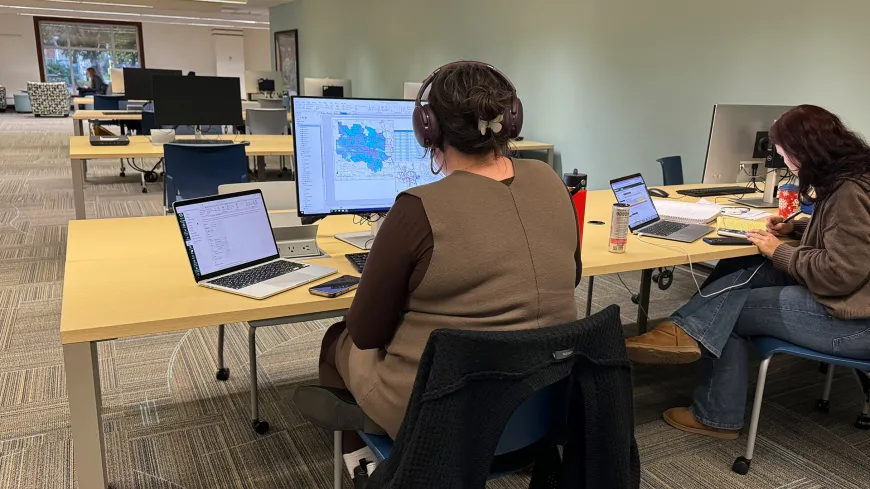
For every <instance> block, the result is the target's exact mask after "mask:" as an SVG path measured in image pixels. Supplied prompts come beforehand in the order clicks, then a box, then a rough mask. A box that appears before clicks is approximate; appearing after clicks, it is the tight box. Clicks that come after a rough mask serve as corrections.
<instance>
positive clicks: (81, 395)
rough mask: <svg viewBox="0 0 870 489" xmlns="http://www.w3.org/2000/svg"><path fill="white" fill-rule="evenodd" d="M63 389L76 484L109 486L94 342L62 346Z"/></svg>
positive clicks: (95, 486)
mask: <svg viewBox="0 0 870 489" xmlns="http://www.w3.org/2000/svg"><path fill="white" fill-rule="evenodd" d="M63 365H64V369H65V370H66V391H67V395H68V397H69V414H70V424H71V425H72V436H73V443H74V452H73V457H74V458H75V463H76V478H77V479H78V487H82V488H84V487H88V488H94V489H98V488H102V489H106V488H108V487H109V479H108V475H107V472H106V455H105V441H104V440H103V423H102V421H101V420H100V410H101V408H102V399H101V398H100V395H101V394H100V366H99V360H98V357H97V344H96V343H94V342H91V343H72V344H69V345H64V346H63Z"/></svg>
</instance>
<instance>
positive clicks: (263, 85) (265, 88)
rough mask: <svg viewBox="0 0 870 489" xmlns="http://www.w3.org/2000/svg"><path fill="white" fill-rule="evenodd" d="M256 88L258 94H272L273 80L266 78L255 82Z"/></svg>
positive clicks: (273, 88)
mask: <svg viewBox="0 0 870 489" xmlns="http://www.w3.org/2000/svg"><path fill="white" fill-rule="evenodd" d="M257 88H259V89H260V92H274V91H275V80H268V79H266V78H262V79H260V80H258V81H257Z"/></svg>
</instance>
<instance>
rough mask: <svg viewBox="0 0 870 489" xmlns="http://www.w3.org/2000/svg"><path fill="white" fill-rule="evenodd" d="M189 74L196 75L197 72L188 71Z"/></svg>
mask: <svg viewBox="0 0 870 489" xmlns="http://www.w3.org/2000/svg"><path fill="white" fill-rule="evenodd" d="M187 76H196V72H195V71H188V72H187Z"/></svg>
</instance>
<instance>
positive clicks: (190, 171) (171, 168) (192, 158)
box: [163, 143, 248, 212]
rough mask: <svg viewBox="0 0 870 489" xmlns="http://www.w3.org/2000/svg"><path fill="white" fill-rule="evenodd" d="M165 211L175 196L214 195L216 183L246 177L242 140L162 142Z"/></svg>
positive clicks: (181, 198)
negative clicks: (209, 143)
mask: <svg viewBox="0 0 870 489" xmlns="http://www.w3.org/2000/svg"><path fill="white" fill-rule="evenodd" d="M163 148H164V152H163V158H164V162H163V166H164V171H165V185H164V195H165V198H164V202H165V211H167V212H168V211H169V209H172V204H173V203H174V202H176V201H178V200H184V199H193V198H196V197H205V196H208V195H217V193H218V187H219V186H221V185H224V184H227V183H245V182H247V181H248V159H247V157H246V156H245V147H244V145H241V144H227V145H216V146H191V145H184V144H178V143H173V144H166V145H164V146H163Z"/></svg>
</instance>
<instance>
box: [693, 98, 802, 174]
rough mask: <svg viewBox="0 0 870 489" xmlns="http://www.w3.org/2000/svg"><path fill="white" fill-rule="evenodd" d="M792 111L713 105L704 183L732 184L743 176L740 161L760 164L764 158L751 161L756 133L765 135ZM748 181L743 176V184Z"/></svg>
mask: <svg viewBox="0 0 870 489" xmlns="http://www.w3.org/2000/svg"><path fill="white" fill-rule="evenodd" d="M791 108H792V107H791V106H788V105H732V104H717V105H715V106H714V107H713V120H712V122H711V124H710V139H709V140H708V142H707V159H706V162H705V164H704V180H703V181H704V183H706V184H711V183H735V182H737V181H738V180H739V179H740V176H741V175H743V173H742V172H741V171H740V162H741V161H751V160H757V161H758V163H759V164H761V163H763V161H762V159H763V158H755V157H754V155H755V154H756V153H755V138H756V135H757V133H758V132H759V131H767V130H768V129H769V128H770V126H771V125H772V124H773V121H775V120H776V119H777V118H779V116H781V115H782V114H783V113H785V112H786V111H787V110H789V109H791ZM748 179H749V177H748V176H746V178H744V179H743V181H746V180H748Z"/></svg>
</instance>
